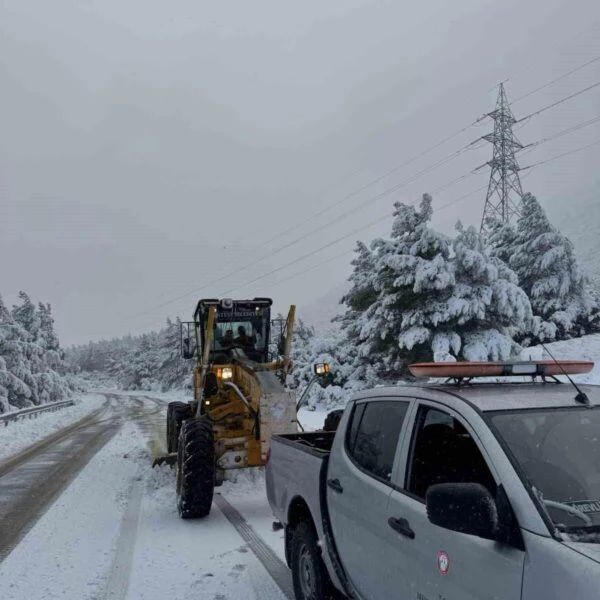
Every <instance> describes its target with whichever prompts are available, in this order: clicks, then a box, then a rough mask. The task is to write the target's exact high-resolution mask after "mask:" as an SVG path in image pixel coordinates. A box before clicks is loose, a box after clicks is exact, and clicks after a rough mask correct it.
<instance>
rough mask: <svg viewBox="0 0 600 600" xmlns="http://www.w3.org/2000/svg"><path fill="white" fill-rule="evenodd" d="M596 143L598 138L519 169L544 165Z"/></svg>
mask: <svg viewBox="0 0 600 600" xmlns="http://www.w3.org/2000/svg"><path fill="white" fill-rule="evenodd" d="M598 144H600V140H596V141H595V142H592V143H591V144H586V145H585V146H581V147H579V148H575V149H574V150H569V151H568V152H563V153H562V154H558V155H557V156H553V157H551V158H547V159H546V160H542V161H540V162H537V163H534V164H532V165H528V166H527V167H523V168H522V169H521V170H522V171H524V170H525V169H533V168H534V167H539V166H541V165H545V164H547V163H549V162H553V161H555V160H558V159H559V158H563V157H564V156H569V155H571V154H577V153H578V152H581V151H583V150H586V149H587V148H591V147H592V146H597V145H598Z"/></svg>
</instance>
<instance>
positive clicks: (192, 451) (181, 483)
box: [177, 417, 216, 519]
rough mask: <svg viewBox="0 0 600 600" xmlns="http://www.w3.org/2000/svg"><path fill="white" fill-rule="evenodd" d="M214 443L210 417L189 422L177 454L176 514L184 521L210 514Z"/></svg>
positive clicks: (185, 422) (184, 425)
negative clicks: (177, 512)
mask: <svg viewBox="0 0 600 600" xmlns="http://www.w3.org/2000/svg"><path fill="white" fill-rule="evenodd" d="M215 470H216V463H215V441H214V434H213V427H212V423H211V421H210V420H209V419H208V417H194V418H191V419H186V420H185V421H184V422H183V423H182V425H181V431H180V433H179V448H178V450H177V510H178V511H179V516H180V517H181V518H182V519H198V518H202V517H206V516H207V515H208V513H210V507H211V505H212V500H213V493H214V490H215Z"/></svg>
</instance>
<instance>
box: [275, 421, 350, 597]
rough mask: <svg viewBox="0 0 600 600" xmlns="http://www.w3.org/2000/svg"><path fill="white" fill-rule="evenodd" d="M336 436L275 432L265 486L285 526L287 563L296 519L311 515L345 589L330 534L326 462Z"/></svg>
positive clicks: (330, 564) (330, 568)
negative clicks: (291, 534) (276, 433)
mask: <svg viewBox="0 0 600 600" xmlns="http://www.w3.org/2000/svg"><path fill="white" fill-rule="evenodd" d="M334 438H335V431H317V432H307V433H295V434H281V435H274V436H273V437H272V438H271V448H270V458H269V461H268V462H269V466H268V468H267V471H266V487H267V497H268V499H269V503H270V505H271V508H272V509H273V513H274V515H275V517H276V518H277V519H278V520H279V521H280V522H281V523H282V524H283V525H284V526H285V535H286V543H285V556H286V560H287V563H288V566H291V564H290V541H291V539H288V536H289V534H290V532H291V531H293V527H294V526H295V525H296V523H298V522H301V521H305V520H306V519H307V517H308V518H309V520H310V521H311V522H312V523H314V526H315V529H316V534H317V538H318V539H319V540H320V542H321V544H322V546H323V547H324V548H325V549H326V551H324V552H323V553H322V554H323V560H324V562H325V564H326V567H327V569H328V571H329V573H330V577H331V579H332V580H333V582H334V585H336V587H337V588H338V589H344V587H345V585H344V583H342V582H343V581H345V576H344V575H343V570H342V569H341V565H340V563H339V561H338V559H337V551H336V549H335V543H334V540H333V535H332V534H331V526H330V522H329V514H328V509H327V494H326V489H327V487H326V486H327V481H326V479H327V466H328V462H329V455H330V452H331V449H332V446H333V443H334ZM275 482H277V485H275Z"/></svg>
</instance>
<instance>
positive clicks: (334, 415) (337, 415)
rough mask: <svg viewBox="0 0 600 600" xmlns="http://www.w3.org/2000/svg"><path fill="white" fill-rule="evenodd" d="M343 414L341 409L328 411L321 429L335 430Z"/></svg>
mask: <svg viewBox="0 0 600 600" xmlns="http://www.w3.org/2000/svg"><path fill="white" fill-rule="evenodd" d="M343 414H344V411H343V409H338V410H332V411H331V412H330V413H328V414H327V416H326V417H325V423H324V424H323V431H336V430H337V428H338V425H339V424H340V420H341V419H342V415H343Z"/></svg>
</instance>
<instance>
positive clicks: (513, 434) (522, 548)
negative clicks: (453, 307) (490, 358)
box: [266, 363, 600, 600]
mask: <svg viewBox="0 0 600 600" xmlns="http://www.w3.org/2000/svg"><path fill="white" fill-rule="evenodd" d="M528 364H529V363H527V364H526V365H525V366H524V365H523V364H522V363H521V364H518V365H514V374H517V373H519V374H523V373H529V372H530V371H528V370H527V365H528ZM531 364H532V366H531V369H532V370H531V373H532V374H538V375H542V376H543V379H544V382H539V383H535V382H532V383H496V384H486V383H473V381H471V383H468V384H465V381H466V380H465V379H463V378H461V377H458V378H456V380H457V381H460V382H462V385H452V384H444V385H424V386H395V387H390V388H385V387H382V388H376V389H374V390H371V391H368V392H363V393H360V394H358V395H357V396H355V397H354V398H353V399H352V400H351V401H350V402H349V403H348V405H347V407H346V408H345V410H344V412H343V415H342V417H341V420H340V422H339V425H338V428H337V431H335V432H327V431H321V432H312V433H302V434H300V433H299V434H290V435H279V436H274V437H273V439H272V442H271V449H270V456H269V460H268V463H267V471H266V485H267V495H268V499H269V503H270V505H271V509H272V510H273V513H274V515H275V517H276V518H277V519H278V520H279V521H280V522H281V524H283V526H284V528H285V536H284V537H285V554H286V558H287V562H288V566H290V568H291V570H292V576H293V583H294V591H295V594H296V598H297V599H298V600H301V599H303V600H309V599H310V600H318V599H321V598H344V597H347V598H355V599H361V600H391V599H398V600H409V599H411V600H492V599H493V600H570V599H572V600H598V598H600V389H599V388H594V387H584V388H583V389H581V390H578V391H579V392H580V393H576V390H574V388H573V387H572V386H571V385H570V384H567V383H552V382H549V381H547V377H545V375H547V374H548V373H550V371H548V373H545V367H544V366H543V365H541V363H538V364H534V363H531ZM563 364H566V363H563ZM567 366H568V365H567ZM512 370H513V369H512V368H511V366H510V365H508V367H507V368H506V374H511V372H512Z"/></svg>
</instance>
